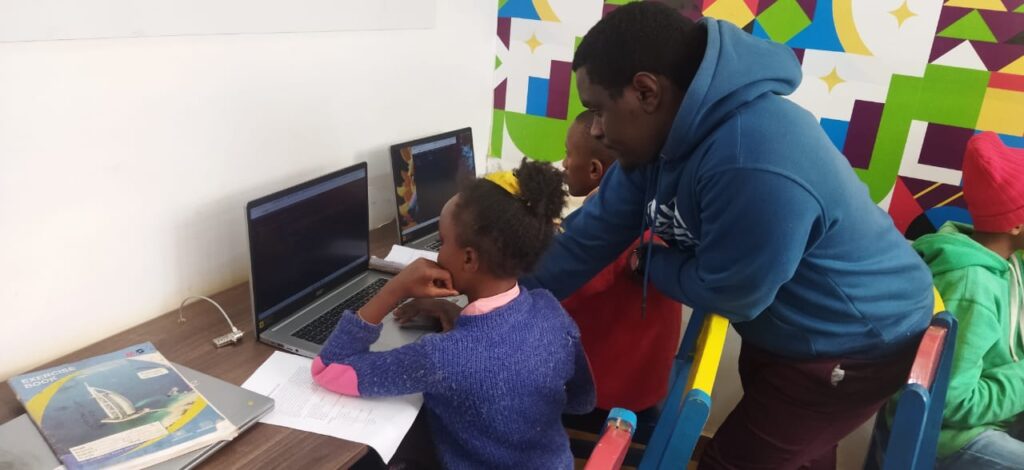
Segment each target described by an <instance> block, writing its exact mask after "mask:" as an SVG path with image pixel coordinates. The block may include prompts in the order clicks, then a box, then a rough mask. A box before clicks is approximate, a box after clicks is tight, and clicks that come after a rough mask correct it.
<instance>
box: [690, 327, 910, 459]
mask: <svg viewBox="0 0 1024 470" xmlns="http://www.w3.org/2000/svg"><path fill="white" fill-rule="evenodd" d="M916 350H917V347H916V342H914V344H912V345H910V346H908V347H907V348H905V350H903V351H901V352H899V353H896V354H894V355H893V356H891V357H889V358H886V359H884V360H871V361H865V360H850V359H842V358H833V359H815V360H793V359H787V358H783V357H779V356H775V355H773V354H771V353H768V352H766V351H764V350H762V349H759V348H756V347H754V346H751V345H749V344H746V343H744V344H743V346H742V348H741V350H740V359H739V372H740V380H741V382H742V384H743V398H742V399H740V402H739V404H737V405H736V408H735V409H733V410H732V413H730V414H729V416H728V418H726V420H725V422H724V423H723V424H722V427H721V428H719V429H718V432H717V433H715V436H714V438H713V439H711V442H709V443H708V446H707V448H706V449H705V450H704V454H703V456H702V457H701V460H700V466H699V467H698V468H700V469H701V470H707V469H795V468H808V469H825V468H828V469H834V468H835V466H836V446H837V444H838V443H839V440H840V439H842V438H843V437H846V435H848V434H850V433H851V432H853V431H854V430H855V429H857V428H858V427H859V426H860V425H861V424H863V423H864V422H866V421H867V420H868V419H870V418H871V417H872V416H874V414H875V413H877V412H878V410H879V409H880V408H881V407H882V405H883V404H885V402H886V400H888V398H889V397H890V396H892V395H893V394H895V393H896V392H897V391H898V390H899V388H900V386H902V385H903V384H904V383H905V382H906V380H907V374H908V373H909V371H910V366H911V364H912V363H913V361H914V355H915V353H916ZM837 366H838V370H837V368H836V367H837ZM840 377H841V379H840ZM837 379H840V380H837ZM833 382H834V384H833Z"/></svg>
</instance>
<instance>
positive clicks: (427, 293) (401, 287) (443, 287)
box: [388, 258, 459, 299]
mask: <svg viewBox="0 0 1024 470" xmlns="http://www.w3.org/2000/svg"><path fill="white" fill-rule="evenodd" d="M388 285H389V286H392V288H393V289H395V291H396V292H398V293H399V295H401V297H403V298H410V297H412V298H416V299H420V298H435V297H450V296H453V295H459V292H458V291H456V290H455V289H454V288H453V287H452V274H451V273H450V272H448V271H446V270H445V269H444V268H442V267H441V265H439V264H437V263H435V262H433V261H430V260H427V259H423V258H419V259H417V260H416V261H413V262H412V263H409V265H408V266H406V267H405V269H403V270H402V272H400V273H398V275H397V276H395V277H394V278H393V279H391V281H390V282H388Z"/></svg>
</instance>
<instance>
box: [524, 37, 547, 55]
mask: <svg viewBox="0 0 1024 470" xmlns="http://www.w3.org/2000/svg"><path fill="white" fill-rule="evenodd" d="M543 44H544V43H542V42H540V39H537V35H536V34H531V35H530V39H527V40H526V45H527V46H530V53H531V54H532V53H533V52H534V51H536V50H537V48H538V47H540V46H541V45H543Z"/></svg>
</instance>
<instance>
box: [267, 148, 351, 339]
mask: <svg viewBox="0 0 1024 470" xmlns="http://www.w3.org/2000/svg"><path fill="white" fill-rule="evenodd" d="M366 181H367V178H366V167H365V164H363V165H359V166H357V167H354V168H350V169H346V170H341V171H339V172H335V173H332V174H330V175H327V176H324V177H321V178H318V179H316V180H313V181H310V182H307V183H303V184H301V185H299V186H296V187H294V188H290V189H287V190H284V191H281V192H280V193H277V194H274V195H271V196H268V197H266V198H263V199H261V200H258V201H254V202H253V203H250V205H249V208H248V218H249V251H250V256H251V257H252V291H253V306H254V308H255V311H256V318H257V327H258V328H259V329H260V330H261V331H262V330H263V329H265V328H268V327H270V326H271V325H273V324H274V323H276V322H277V321H279V320H281V319H282V318H284V317H286V316H287V315H289V314H291V313H294V312H295V311H296V309H298V308H299V307H301V306H304V305H305V304H306V303H308V302H310V301H312V300H313V299H315V298H316V297H319V296H320V295H322V294H324V293H327V292H330V291H331V290H332V289H333V288H334V287H336V286H338V285H339V284H341V283H343V282H345V281H347V280H348V279H350V278H351V277H353V276H354V275H356V274H359V273H361V272H362V271H363V270H364V269H365V267H366V265H367V262H368V252H369V235H368V233H369V208H368V205H367V183H366Z"/></svg>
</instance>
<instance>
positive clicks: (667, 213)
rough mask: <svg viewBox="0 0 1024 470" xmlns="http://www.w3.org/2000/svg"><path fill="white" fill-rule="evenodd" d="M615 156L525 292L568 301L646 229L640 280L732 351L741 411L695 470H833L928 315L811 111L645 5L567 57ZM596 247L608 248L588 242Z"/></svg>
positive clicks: (607, 23)
mask: <svg viewBox="0 0 1024 470" xmlns="http://www.w3.org/2000/svg"><path fill="white" fill-rule="evenodd" d="M573 69H574V70H575V71H576V74H577V84H578V88H579V93H580V99H581V101H582V102H583V104H584V105H585V106H586V107H587V108H588V109H591V110H593V111H594V112H595V113H596V118H595V120H594V124H593V125H592V127H591V133H592V134H593V136H594V137H596V138H598V139H600V140H601V142H602V143H603V144H604V145H606V146H608V147H610V148H612V149H613V150H614V151H615V152H616V153H617V154H619V157H618V163H617V164H615V165H612V167H611V168H610V170H609V172H608V173H607V175H606V176H605V179H604V182H603V183H602V190H601V191H600V192H598V193H597V195H596V196H595V197H593V198H591V199H590V200H588V201H587V202H586V204H584V206H583V207H582V208H581V209H580V213H579V214H578V215H577V216H575V217H573V218H572V219H571V220H570V221H568V223H566V224H565V227H564V228H565V233H564V234H562V235H561V236H559V237H558V238H557V239H556V241H555V243H554V244H553V245H552V247H551V248H550V249H549V251H548V252H547V253H546V254H545V257H544V259H543V260H542V262H541V265H540V266H539V267H538V268H537V270H536V271H535V272H534V274H533V275H532V277H531V278H529V279H525V280H524V285H527V286H534V287H537V286H539V287H544V288H547V289H549V290H551V291H552V292H554V293H555V295H556V296H558V297H559V298H565V297H567V296H568V295H569V294H571V293H572V292H573V291H575V290H576V289H577V288H579V287H580V286H581V285H583V284H584V283H585V282H586V281H587V280H589V279H590V278H591V276H593V275H594V274H595V273H597V272H598V271H599V270H600V269H601V268H603V267H604V266H606V265H608V264H609V263H610V262H611V261H612V260H613V259H615V257H616V255H617V254H619V253H621V252H622V251H623V250H624V249H625V248H626V247H627V246H628V244H629V243H630V242H631V241H633V240H635V239H636V238H637V237H638V236H639V234H640V233H641V232H642V231H643V230H645V229H646V228H648V227H650V228H653V230H654V231H655V233H657V235H658V236H659V237H661V238H662V239H663V240H664V241H666V242H667V246H659V245H648V246H647V248H646V249H644V250H640V253H638V255H637V257H636V261H635V264H636V267H637V269H639V270H641V271H643V273H644V275H645V276H646V277H647V278H649V280H650V282H653V284H654V286H656V287H657V288H658V289H659V290H660V291H661V292H663V293H665V294H666V295H668V296H670V297H672V298H674V299H675V300H678V301H680V302H682V303H684V304H687V305H691V306H693V307H694V308H695V309H696V310H698V311H713V312H717V313H720V314H721V315H723V316H725V317H727V318H728V319H729V320H731V321H732V322H733V326H734V327H735V328H736V331H737V332H738V333H739V334H740V335H741V336H742V338H743V346H742V351H741V353H740V363H739V368H740V376H741V379H742V383H743V389H744V396H743V398H742V400H741V401H740V403H739V404H738V405H737V407H736V409H734V410H733V412H732V413H731V414H730V415H729V417H728V418H727V419H726V421H725V423H724V424H723V425H722V427H721V428H720V429H719V430H718V432H717V433H716V435H715V437H714V439H713V440H712V441H711V443H710V444H709V446H708V447H707V449H706V451H705V453H704V454H703V457H702V461H701V468H796V467H798V466H801V465H805V466H808V467H810V468H829V467H834V466H835V448H836V444H837V443H838V441H839V440H840V439H842V438H843V437H844V436H846V435H847V434H849V433H850V432H851V431H853V430H854V429H856V428H857V427H858V426H860V425H861V424H862V423H864V422H865V421H867V420H868V419H870V418H871V416H872V415H874V414H875V413H876V412H877V410H878V409H879V408H880V407H881V405H882V404H883V403H884V402H885V400H886V399H887V398H888V397H889V396H890V395H892V394H893V393H895V392H896V391H897V390H898V389H899V387H900V385H901V384H902V383H903V382H904V381H905V380H906V378H907V372H908V370H909V367H910V364H911V362H912V361H913V356H914V352H915V350H916V345H917V343H918V341H919V339H920V336H921V334H922V332H923V331H924V329H925V328H926V327H927V325H928V323H929V319H930V316H931V312H932V308H933V297H932V286H931V277H930V275H929V272H928V269H927V267H926V266H925V265H924V263H923V262H922V261H921V259H920V258H919V257H918V256H917V255H916V254H915V253H914V251H913V250H912V249H911V247H910V245H909V243H907V241H906V240H904V239H903V237H902V235H901V234H900V233H899V232H898V231H897V230H896V229H895V227H894V226H893V223H892V221H891V219H890V218H889V217H888V215H886V214H885V212H884V211H882V210H881V209H879V208H878V207H877V206H876V205H875V204H874V203H873V202H872V201H871V199H870V197H869V195H868V192H867V188H866V187H865V186H864V184H863V183H862V182H861V181H859V180H858V179H857V177H856V175H855V174H854V172H853V170H852V168H851V167H850V165H849V163H848V162H847V160H846V159H845V158H844V157H843V155H842V154H841V153H840V152H839V151H838V150H836V148H835V147H834V146H833V144H832V143H831V142H830V141H829V139H828V137H827V136H826V135H825V133H824V132H823V131H822V129H821V127H820V126H819V125H818V122H817V120H816V119H815V117H814V116H813V115H811V113H809V112H807V111H806V110H804V109H803V108H801V107H800V106H798V105H796V104H794V103H792V102H791V101H788V100H787V99H785V98H783V96H784V95H787V94H790V93H791V92H792V91H793V90H794V89H795V88H796V86H797V85H798V84H799V83H800V79H801V71H800V64H799V63H798V62H797V60H796V57H794V55H793V52H792V51H791V50H790V49H789V48H787V47H786V46H783V45H781V44H775V43H771V42H768V41H763V40H760V39H757V38H754V37H753V36H751V35H749V34H747V33H745V32H743V31H741V30H740V29H738V28H736V27H735V26H733V25H731V24H729V23H726V22H723V21H717V20H714V19H705V20H702V21H701V22H700V23H697V24H694V23H692V22H690V21H689V20H687V19H685V18H683V17H681V16H680V15H678V14H676V13H675V12H674V11H673V10H671V9H670V8H668V7H666V6H664V5H660V4H658V3H655V2H641V3H631V4H628V5H626V6H622V7H619V8H618V9H616V10H615V11H613V12H611V13H610V14H608V15H607V16H606V17H604V18H603V19H602V20H601V21H600V22H598V23H597V25H595V26H594V27H593V28H592V29H591V30H590V32H588V33H587V35H586V37H584V38H583V41H582V42H581V43H580V46H579V49H578V50H577V51H576V55H575V58H574V60H573ZM596 234H600V235H601V236H595V235H596Z"/></svg>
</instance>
